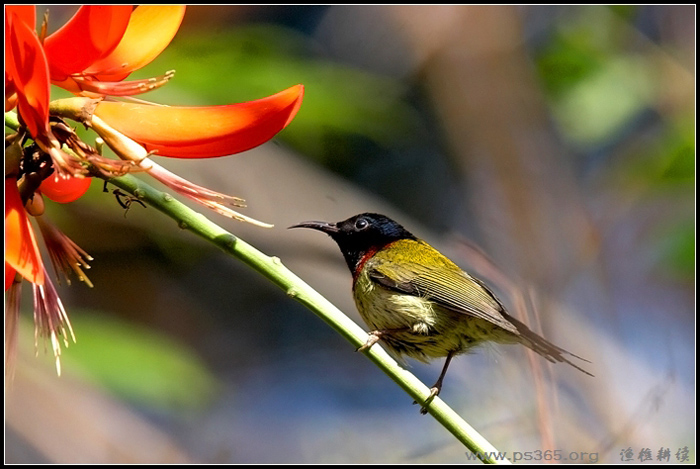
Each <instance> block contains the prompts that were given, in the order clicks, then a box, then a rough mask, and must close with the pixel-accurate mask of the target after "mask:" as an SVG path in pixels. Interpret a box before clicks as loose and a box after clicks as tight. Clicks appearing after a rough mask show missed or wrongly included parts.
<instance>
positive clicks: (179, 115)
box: [95, 85, 304, 158]
mask: <svg viewBox="0 0 700 469" xmlns="http://www.w3.org/2000/svg"><path fill="white" fill-rule="evenodd" d="M303 96H304V86H303V85H296V86H292V87H291V88H288V89H286V90H284V91H281V92H279V93H277V94H275V95H272V96H268V97H267V98H262V99H258V100H255V101H249V102H245V103H240V104H230V105H225V106H208V107H172V106H152V105H147V104H131V103H113V102H101V103H100V104H98V105H97V109H96V110H95V115H97V116H99V117H100V118H101V119H103V120H104V121H105V122H106V123H107V124H109V125H110V126H112V127H113V128H114V129H116V130H117V131H119V132H121V133H123V134H124V135H126V136H127V137H129V138H131V139H133V140H135V141H137V142H138V143H140V144H142V145H143V146H144V147H145V148H146V149H147V150H149V151H154V152H156V154H157V155H160V156H171V157H177V158H209V157H216V156H225V155H231V154H234V153H240V152H242V151H245V150H249V149H251V148H254V147H256V146H258V145H260V144H262V143H265V142H266V141H268V140H270V139H271V138H272V137H274V136H275V134H277V133H278V132H279V131H280V130H282V129H283V128H285V127H286V126H287V125H288V124H289V123H290V122H291V120H292V119H293V118H294V116H295V115H296V113H297V111H298V110H299V107H300V106H301V102H302V99H303Z"/></svg>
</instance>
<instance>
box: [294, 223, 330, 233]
mask: <svg viewBox="0 0 700 469" xmlns="http://www.w3.org/2000/svg"><path fill="white" fill-rule="evenodd" d="M289 228H311V229H312V230H318V231H323V232H324V233H326V234H329V235H332V234H335V233H338V227H337V226H336V224H335V223H328V222H325V221H303V222H301V223H299V224H298V225H292V226H290V227H289Z"/></svg>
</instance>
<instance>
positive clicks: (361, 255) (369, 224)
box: [290, 213, 416, 275]
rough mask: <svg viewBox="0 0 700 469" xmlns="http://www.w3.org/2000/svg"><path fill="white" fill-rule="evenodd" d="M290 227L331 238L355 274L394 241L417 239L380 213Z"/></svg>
mask: <svg viewBox="0 0 700 469" xmlns="http://www.w3.org/2000/svg"><path fill="white" fill-rule="evenodd" d="M290 228H311V229H314V230H318V231H323V232H324V233H326V234H327V235H329V236H330V237H331V238H333V240H334V241H335V242H336V243H338V246H339V247H340V250H341V251H342V253H343V256H344V257H345V262H347V264H348V267H349V268H350V271H351V272H352V273H353V275H355V274H356V273H357V272H356V270H357V269H358V268H360V267H361V266H362V263H363V260H366V258H367V256H368V255H373V254H374V253H376V252H377V251H379V250H380V249H382V248H383V247H384V246H386V245H388V244H389V243H392V242H394V241H398V240H400V239H416V237H415V236H413V235H412V234H411V233H409V232H408V231H406V229H404V227H403V226H401V225H399V224H398V223H396V222H395V221H394V220H392V219H391V218H389V217H387V216H384V215H380V214H378V213H361V214H359V215H355V216H354V217H350V218H348V219H347V220H343V221H339V222H338V223H327V222H323V221H306V222H302V223H299V224H298V225H294V226H290Z"/></svg>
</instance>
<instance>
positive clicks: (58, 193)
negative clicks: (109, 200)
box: [39, 176, 92, 204]
mask: <svg viewBox="0 0 700 469" xmlns="http://www.w3.org/2000/svg"><path fill="white" fill-rule="evenodd" d="M91 182H92V178H74V177H69V178H68V179H64V178H56V177H54V176H49V177H48V178H46V179H44V181H43V182H42V183H41V185H40V186H39V190H40V191H41V193H42V194H44V195H45V196H46V197H48V198H49V199H51V200H53V201H54V202H59V203H61V204H67V203H69V202H73V201H76V200H78V199H79V198H80V197H82V196H83V194H85V192H87V190H88V189H89V188H90V183H91Z"/></svg>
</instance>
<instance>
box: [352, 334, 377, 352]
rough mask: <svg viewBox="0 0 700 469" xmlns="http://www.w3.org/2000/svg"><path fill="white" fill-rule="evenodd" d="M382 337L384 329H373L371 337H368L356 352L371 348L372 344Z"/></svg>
mask: <svg viewBox="0 0 700 469" xmlns="http://www.w3.org/2000/svg"><path fill="white" fill-rule="evenodd" d="M381 337H382V331H371V332H370V333H369V337H368V338H367V342H365V344H364V345H362V346H361V347H359V348H358V349H357V350H355V351H356V352H364V351H365V350H367V349H369V348H370V347H371V346H372V345H374V344H376V343H377V342H379V339H381Z"/></svg>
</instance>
